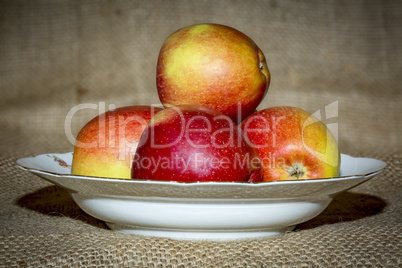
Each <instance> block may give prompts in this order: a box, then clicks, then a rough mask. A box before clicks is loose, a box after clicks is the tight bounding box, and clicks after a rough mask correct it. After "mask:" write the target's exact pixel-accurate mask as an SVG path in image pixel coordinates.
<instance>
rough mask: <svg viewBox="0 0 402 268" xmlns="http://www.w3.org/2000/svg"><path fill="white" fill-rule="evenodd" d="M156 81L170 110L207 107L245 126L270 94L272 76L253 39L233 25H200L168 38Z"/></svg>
mask: <svg viewBox="0 0 402 268" xmlns="http://www.w3.org/2000/svg"><path fill="white" fill-rule="evenodd" d="M156 81H157V88H158V94H159V98H160V100H161V102H162V104H163V105H164V106H165V107H170V106H172V105H185V104H194V105H202V106H205V107H208V108H212V109H215V110H217V111H220V112H221V113H223V114H225V115H227V116H229V117H230V118H232V119H233V120H234V121H235V122H240V121H242V120H243V119H244V118H246V117H247V116H248V115H250V114H251V113H253V112H254V110H255V109H256V107H257V106H258V105H259V104H260V103H261V101H262V99H263V98H264V96H265V95H266V93H267V91H268V87H269V83H270V73H269V70H268V66H267V63H266V60H265V57H264V54H263V52H262V51H261V50H260V49H259V47H258V46H257V45H256V44H255V42H254V41H253V40H252V39H251V38H249V37H248V36H246V35H245V34H243V33H242V32H240V31H238V30H236V29H233V28H231V27H228V26H224V25H219V24H199V25H191V26H187V27H184V28H182V29H179V30H178V31H176V32H174V33H172V34H171V35H170V36H169V37H168V38H167V39H166V41H165V42H164V44H163V45H162V48H161V50H160V53H159V57H158V63H157V79H156ZM239 117H240V118H239Z"/></svg>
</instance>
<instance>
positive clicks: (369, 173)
mask: <svg viewBox="0 0 402 268" xmlns="http://www.w3.org/2000/svg"><path fill="white" fill-rule="evenodd" d="M71 162H72V153H64V154H42V155H38V156H35V157H27V158H21V159H19V160H17V166H18V167H20V168H22V169H24V170H28V171H30V172H32V173H33V174H35V175H37V176H39V177H41V178H43V179H45V180H47V181H50V182H52V183H54V184H56V185H58V186H61V187H63V188H65V189H66V190H67V191H68V192H69V194H70V195H71V197H72V198H73V200H74V201H75V202H76V203H77V205H78V206H79V207H80V208H81V209H82V210H84V211H85V212H86V213H88V214H89V215H91V216H93V217H95V218H97V219H100V220H102V221H105V222H106V224H107V225H108V226H109V228H110V229H112V230H115V231H119V232H124V233H133V234H137V235H145V236H159V237H168V238H174V239H208V240H232V239H248V238H257V237H265V236H271V235H277V234H281V233H284V232H287V231H291V230H293V228H294V227H295V226H296V225H297V224H299V223H302V222H305V221H308V220H310V219H312V218H314V217H316V216H317V215H319V214H320V213H321V212H322V211H323V210H324V209H325V208H326V207H327V206H328V204H329V203H330V202H331V200H332V199H333V197H334V196H335V195H336V194H339V193H341V192H344V191H346V190H349V189H351V188H353V187H355V186H357V185H359V184H361V183H363V182H365V181H367V180H369V179H371V178H372V177H374V176H375V175H377V174H379V173H381V172H382V171H384V169H385V168H386V163H385V162H383V161H380V160H376V159H371V158H355V157H351V156H348V155H345V154H342V155H341V170H340V176H339V177H336V178H328V179H315V180H297V181H275V182H260V183H248V182H191V183H185V182H174V181H158V180H123V179H112V178H98V177H87V176H75V175H71Z"/></svg>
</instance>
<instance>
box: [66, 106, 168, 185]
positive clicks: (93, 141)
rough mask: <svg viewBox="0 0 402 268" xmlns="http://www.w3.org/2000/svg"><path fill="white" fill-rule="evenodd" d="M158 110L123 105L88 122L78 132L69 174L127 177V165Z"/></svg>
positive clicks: (129, 164) (128, 170)
mask: <svg viewBox="0 0 402 268" xmlns="http://www.w3.org/2000/svg"><path fill="white" fill-rule="evenodd" d="M161 110H162V109H160V108H157V107H152V106H126V107H121V108H117V109H115V110H113V111H108V112H106V113H104V114H101V115H99V116H96V117H95V118H93V119H92V120H91V121H89V122H88V123H87V124H86V125H85V126H84V127H83V128H82V129H81V130H80V132H79V133H78V135H77V140H76V144H75V146H74V154H73V162H72V168H71V174H73V175H82V176H93V177H106V178H121V179H130V178H131V162H132V159H133V156H134V153H135V150H136V148H137V144H138V141H139V139H140V137H141V135H142V132H143V130H144V128H145V126H146V125H147V123H148V122H149V120H150V119H151V118H152V117H153V116H154V115H155V114H156V113H157V112H159V111H161Z"/></svg>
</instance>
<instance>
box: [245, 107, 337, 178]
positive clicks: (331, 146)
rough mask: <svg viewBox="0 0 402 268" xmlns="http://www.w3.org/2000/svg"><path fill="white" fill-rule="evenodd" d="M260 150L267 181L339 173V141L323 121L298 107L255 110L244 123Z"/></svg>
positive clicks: (323, 176) (247, 136) (247, 133)
mask: <svg viewBox="0 0 402 268" xmlns="http://www.w3.org/2000/svg"><path fill="white" fill-rule="evenodd" d="M240 127H241V128H242V129H243V131H244V133H245V135H246V138H247V140H248V142H250V143H251V144H253V145H254V146H255V148H256V149H257V151H258V153H259V155H260V158H261V162H262V168H263V174H264V175H263V176H264V178H263V180H264V181H277V180H304V179H317V178H329V177H335V176H338V174H339V167H340V153H339V149H338V145H337V142H336V140H335V138H334V136H333V135H332V133H331V132H330V131H329V129H328V128H327V127H326V125H324V124H323V123H322V122H321V121H319V120H318V119H317V118H315V117H314V116H312V115H310V114H309V113H307V112H306V111H304V110H302V109H299V108H295V107H287V106H280V107H272V108H267V109H264V110H261V111H258V112H255V113H253V114H252V115H250V116H249V117H247V118H246V119H245V120H244V121H243V122H242V123H241V124H240Z"/></svg>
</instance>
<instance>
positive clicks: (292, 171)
mask: <svg viewBox="0 0 402 268" xmlns="http://www.w3.org/2000/svg"><path fill="white" fill-rule="evenodd" d="M288 173H289V176H290V177H292V178H293V179H296V180H297V179H299V178H301V177H303V176H304V174H305V173H306V171H305V170H304V168H303V167H302V166H301V165H300V164H295V165H293V166H291V167H290V168H289V169H288Z"/></svg>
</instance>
